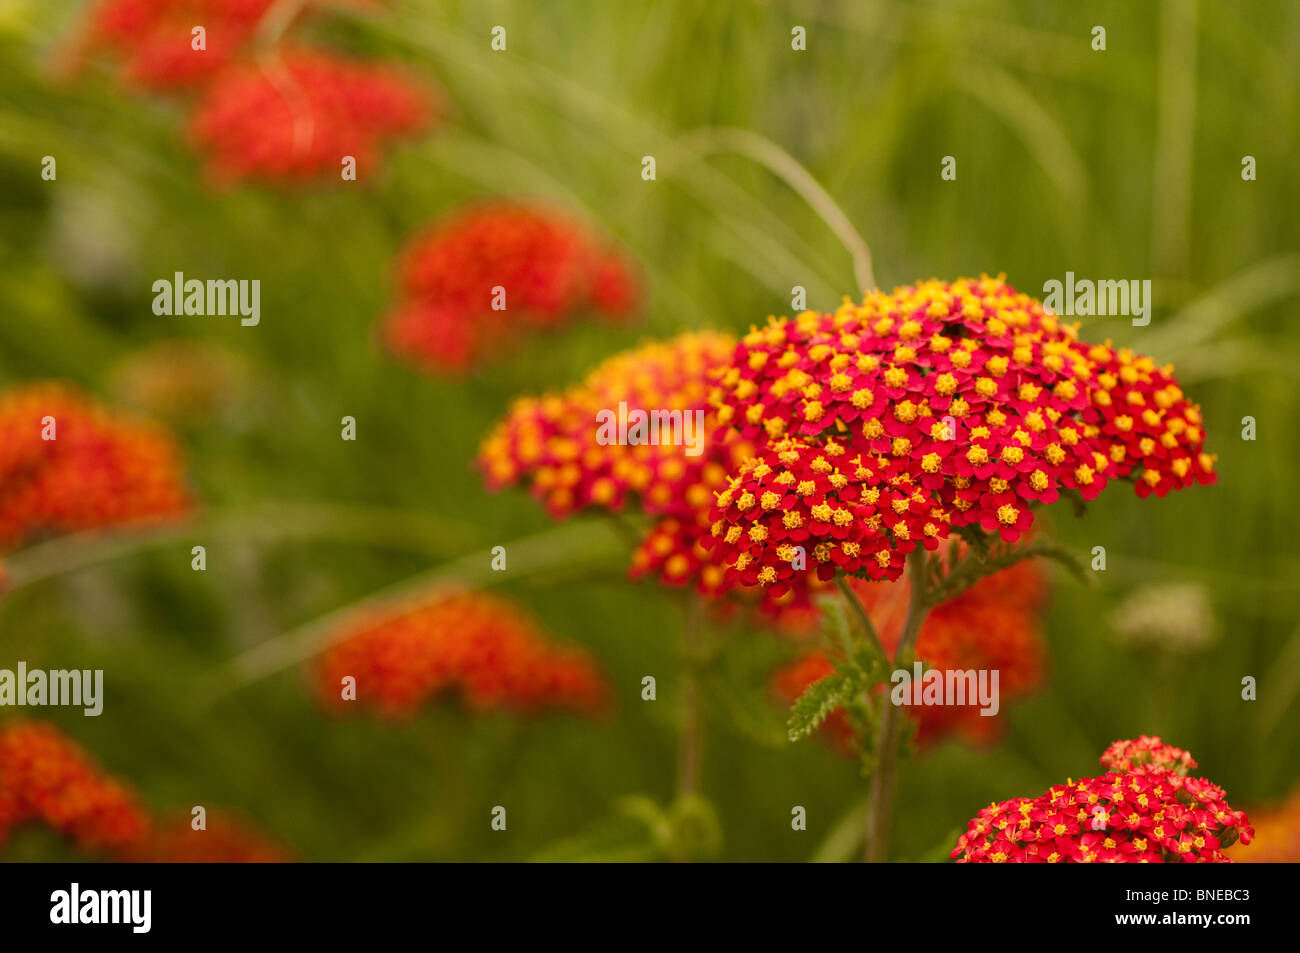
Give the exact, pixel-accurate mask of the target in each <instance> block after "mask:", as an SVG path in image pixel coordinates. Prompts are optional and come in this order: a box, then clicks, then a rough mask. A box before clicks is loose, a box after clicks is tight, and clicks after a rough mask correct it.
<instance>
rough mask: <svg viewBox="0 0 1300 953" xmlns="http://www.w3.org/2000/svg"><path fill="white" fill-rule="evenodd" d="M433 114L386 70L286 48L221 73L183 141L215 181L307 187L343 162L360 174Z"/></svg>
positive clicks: (422, 96) (421, 96)
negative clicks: (203, 158)
mask: <svg viewBox="0 0 1300 953" xmlns="http://www.w3.org/2000/svg"><path fill="white" fill-rule="evenodd" d="M430 114H431V104H430V101H429V98H428V96H427V94H426V93H425V92H424V91H423V90H421V89H420V88H419V87H417V86H415V85H413V84H412V83H411V82H409V81H408V80H406V79H405V78H404V77H402V76H401V75H399V74H397V73H395V72H394V71H393V70H392V69H390V68H389V67H386V66H375V65H371V64H369V63H358V62H349V61H348V60H344V59H341V58H339V57H337V56H333V55H330V54H325V53H320V52H314V51H309V50H292V51H286V52H284V53H283V54H282V55H281V56H280V57H279V58H278V59H276V60H275V61H273V62H270V63H255V64H253V63H250V64H247V65H241V66H236V67H233V68H231V69H229V70H226V71H224V72H222V73H221V74H220V75H219V76H218V77H216V78H215V79H214V80H213V82H212V85H211V87H210V88H209V89H208V90H207V92H206V93H205V94H204V96H203V99H202V100H201V102H200V103H199V106H198V109H197V111H196V112H195V114H194V117H193V119H192V121H191V124H190V133H191V136H192V138H193V140H194V142H195V143H196V144H197V145H198V146H199V147H200V148H202V149H204V150H206V151H207V153H208V155H209V163H210V164H209V168H210V170H211V171H212V173H213V175H214V177H215V178H216V179H217V180H218V181H223V182H229V181H232V180H236V179H254V178H257V179H265V180H269V181H278V182H291V181H304V180H311V179H313V178H319V177H322V176H338V175H339V174H340V171H341V168H342V166H341V162H342V160H343V157H344V156H352V157H353V158H354V159H355V160H356V163H357V168H358V170H359V174H364V173H365V172H366V171H367V170H370V169H373V168H374V167H375V166H377V165H378V156H379V149H380V146H381V145H382V144H383V143H384V142H385V141H387V140H389V139H394V138H398V137H400V136H403V135H406V134H408V133H411V132H414V131H416V130H417V129H419V128H420V127H421V126H423V125H424V124H425V122H426V121H427V120H428V118H429V116H430Z"/></svg>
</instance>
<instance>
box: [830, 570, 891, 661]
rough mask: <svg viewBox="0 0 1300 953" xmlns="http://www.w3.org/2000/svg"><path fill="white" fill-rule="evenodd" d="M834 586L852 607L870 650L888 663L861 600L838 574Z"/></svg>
mask: <svg viewBox="0 0 1300 953" xmlns="http://www.w3.org/2000/svg"><path fill="white" fill-rule="evenodd" d="M835 585H837V586H839V587H840V592H842V593H843V594H844V601H845V602H847V603H848V604H849V605H850V606H852V607H853V611H854V614H855V615H856V616H857V617H858V621H859V622H861V623H862V629H863V631H864V632H866V633H867V639H868V640H869V641H870V642H871V646H872V648H874V649H875V650H876V654H877V655H879V656H880V658H881V659H882V660H884V661H888V660H889V655H888V653H886V652H885V647H884V645H882V644H881V642H880V636H879V635H878V634H877V633H876V627H875V626H874V625H873V624H872V623H871V616H870V615H869V614H868V613H867V609H866V607H865V606H864V605H863V604H862V600H861V599H859V598H858V597H857V594H856V593H854V591H853V587H852V586H850V585H849V582H848V580H847V579H845V578H844V576H842V575H840V574H839V573H836V575H835Z"/></svg>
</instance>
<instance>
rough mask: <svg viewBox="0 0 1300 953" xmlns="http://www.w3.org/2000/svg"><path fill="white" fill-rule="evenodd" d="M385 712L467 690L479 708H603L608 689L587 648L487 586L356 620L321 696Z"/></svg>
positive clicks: (320, 679)
mask: <svg viewBox="0 0 1300 953" xmlns="http://www.w3.org/2000/svg"><path fill="white" fill-rule="evenodd" d="M349 677H350V678H352V679H355V682H353V683H351V684H354V685H355V688H356V693H355V699H356V701H355V704H359V705H362V706H363V707H367V708H373V709H375V710H377V711H378V712H380V713H381V714H384V715H389V716H404V715H409V714H412V713H413V712H414V711H415V710H416V709H417V708H418V707H419V706H420V705H421V704H422V703H424V702H425V701H427V700H428V699H430V698H432V697H433V696H435V695H437V694H439V693H442V692H449V691H456V692H458V693H459V694H460V696H461V697H462V699H463V700H464V702H465V704H466V705H467V706H469V707H470V708H472V709H475V710H490V709H507V710H513V711H518V712H531V711H537V710H541V709H558V708H568V709H573V710H577V711H585V712H592V711H595V710H597V709H599V708H601V707H602V706H603V705H604V704H605V702H606V700H607V697H608V689H607V686H606V684H605V681H604V678H603V676H602V675H601V674H600V672H599V670H598V668H597V666H596V663H595V661H594V660H593V659H592V657H591V656H590V655H589V654H588V653H587V652H585V651H584V650H582V649H579V648H577V647H574V646H568V645H561V644H557V643H555V642H552V641H550V640H549V638H548V637H547V636H546V635H545V634H544V633H543V632H542V631H541V630H540V629H539V628H538V626H537V625H536V623H534V622H533V620H532V619H531V618H529V617H528V616H527V615H525V614H524V613H523V612H521V611H520V610H519V609H517V608H516V607H515V606H513V605H512V604H510V603H508V602H505V601H503V600H500V599H497V598H495V597H492V596H488V595H484V594H482V593H473V592H467V593H458V594H452V595H446V594H433V595H431V596H429V597H427V598H425V599H422V600H419V601H417V602H415V603H413V604H411V605H410V606H406V607H402V608H397V609H385V610H380V611H377V612H375V613H374V614H373V615H371V616H370V617H366V618H362V619H361V620H359V621H357V622H353V623H350V624H348V625H347V627H346V628H345V629H344V630H343V631H342V632H341V633H339V638H338V640H337V641H336V642H334V644H332V645H331V646H330V648H329V649H327V650H326V652H325V653H324V654H323V656H322V657H321V659H320V662H319V664H318V666H317V669H316V679H315V680H316V685H317V688H318V691H319V694H320V698H321V700H322V701H323V702H324V703H326V704H328V705H330V706H333V707H337V708H340V709H341V708H345V707H346V706H348V705H351V704H354V702H353V701H351V700H345V698H344V689H343V686H344V680H345V679H347V678H349Z"/></svg>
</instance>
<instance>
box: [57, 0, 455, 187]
mask: <svg viewBox="0 0 1300 953" xmlns="http://www.w3.org/2000/svg"><path fill="white" fill-rule="evenodd" d="M304 6H305V7H306V8H307V9H310V8H311V7H312V4H305V5H304ZM273 8H274V5H273V3H272V0H100V2H99V3H98V4H97V5H96V6H94V7H93V8H92V9H91V12H90V19H89V20H88V23H87V28H86V30H85V31H84V42H83V43H82V44H81V46H82V47H84V48H85V49H106V50H109V51H111V52H113V53H115V54H117V55H118V56H120V57H121V58H122V59H123V60H124V61H125V64H126V75H127V77H128V79H129V80H130V81H131V82H133V83H135V84H136V85H139V86H143V87H147V88H153V89H164V90H170V89H177V88H181V89H192V90H195V91H197V92H198V93H199V95H200V100H199V103H198V105H197V107H196V111H195V113H194V115H193V117H192V118H191V122H190V138H191V140H192V141H193V143H194V144H195V145H196V146H198V147H199V148H200V149H202V150H204V151H206V152H207V153H208V155H209V171H210V173H211V174H212V176H213V178H214V179H215V180H217V181H218V182H222V183H228V182H231V181H234V180H240V179H260V180H264V181H269V182H280V183H295V182H303V181H306V180H312V179H324V178H328V177H338V178H340V179H341V173H342V172H343V161H344V158H345V157H346V156H351V157H352V158H353V159H354V160H355V162H356V172H357V175H358V176H363V175H367V174H369V173H370V172H372V171H373V169H374V168H375V167H376V166H377V165H378V156H379V151H380V148H381V146H382V145H383V144H385V143H386V142H388V141H389V140H392V139H396V138H399V137H401V136H405V135H408V134H410V133H413V132H415V131H417V130H418V129H420V128H421V127H423V126H424V125H426V123H427V122H428V121H429V120H430V119H431V118H432V117H433V115H434V113H435V106H436V104H435V102H434V100H433V98H432V96H431V95H430V94H428V93H427V92H426V91H425V90H424V89H423V88H422V87H420V86H417V85H415V84H414V83H412V82H411V81H410V80H408V79H407V78H405V77H404V76H402V75H401V74H399V73H397V72H396V71H394V70H392V69H390V68H388V67H385V66H380V65H373V64H370V63H364V62H354V61H349V60H347V59H343V58H341V57H338V56H335V55H333V54H330V53H326V52H322V51H319V50H312V49H290V50H281V49H278V48H275V49H267V50H254V49H253V48H252V47H253V45H254V44H253V40H254V38H255V36H256V35H257V33H258V31H259V29H261V28H262V27H263V26H264V25H265V24H266V20H267V18H268V17H271V16H274V15H275V14H274V12H273ZM299 12H301V11H295V14H296V13H299ZM287 25H288V24H285V25H278V26H277V27H276V29H274V30H272V31H271V32H272V33H276V32H278V30H281V29H283V28H284V26H287ZM197 27H202V28H203V31H204V32H203V34H202V39H203V46H202V48H200V49H195V48H194V44H195V43H196V42H197V40H196V37H195V36H194V35H193V33H192V31H193V30H195V28H197ZM83 52H84V50H83V49H78V50H75V51H74V52H73V57H72V58H73V60H74V62H75V61H77V60H80V59H81V57H82V53H83Z"/></svg>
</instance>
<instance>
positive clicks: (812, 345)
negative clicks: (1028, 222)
mask: <svg viewBox="0 0 1300 953" xmlns="http://www.w3.org/2000/svg"><path fill="white" fill-rule="evenodd" d="M718 385H719V386H718V388H717V390H716V392H715V393H714V395H713V401H714V403H715V405H716V406H717V407H718V415H719V420H720V422H722V423H723V424H726V425H730V426H733V427H735V428H736V429H737V430H738V431H739V432H740V434H741V435H742V436H743V437H744V438H745V439H747V440H752V441H756V442H761V443H763V444H765V445H766V449H765V450H764V451H762V452H761V453H760V454H759V456H758V458H756V459H755V460H754V461H753V462H752V463H751V464H750V465H748V466H747V467H745V468H743V469H742V470H741V472H740V473H739V474H738V475H737V476H736V477H735V478H734V479H733V481H732V484H731V486H730V488H729V489H728V490H727V491H725V492H724V493H723V494H722V495H721V496H719V498H718V503H717V507H716V509H715V512H714V521H715V522H714V526H713V533H712V543H711V544H709V545H712V546H713V547H714V548H715V549H716V555H715V557H714V558H715V560H716V561H718V562H719V563H720V564H724V565H725V566H726V567H727V570H728V580H729V582H730V583H731V584H736V585H745V586H749V585H755V584H758V585H763V586H769V587H775V592H776V593H777V594H778V595H779V594H780V592H781V591H782V590H783V589H784V588H785V587H786V586H788V585H789V580H790V577H791V576H792V571H791V569H790V566H789V559H788V558H787V556H788V554H789V553H790V552H791V551H792V549H791V547H793V546H796V545H802V544H804V543H807V544H808V545H809V546H810V548H811V549H813V550H814V551H815V552H816V554H817V564H818V569H819V574H822V575H823V576H828V575H832V574H833V573H834V571H835V570H836V569H840V570H843V571H845V572H848V573H852V574H859V575H864V576H866V577H868V578H872V579H882V578H889V579H893V578H897V576H898V575H899V574H900V573H901V572H902V568H903V556H904V555H905V554H906V553H908V552H910V551H911V550H913V549H914V548H915V547H916V546H917V545H918V544H921V545H924V546H926V548H929V549H933V548H934V547H935V546H937V545H938V541H939V540H940V539H942V538H943V537H944V536H945V535H946V534H947V533H948V530H949V527H962V526H978V527H980V528H981V529H982V530H984V531H986V532H989V533H993V532H997V533H999V534H1000V535H1001V536H1002V538H1003V539H1006V540H1008V541H1014V540H1016V539H1017V538H1019V536H1020V535H1021V534H1023V533H1024V532H1026V531H1027V530H1028V529H1029V528H1030V526H1031V525H1032V523H1033V513H1032V508H1033V507H1034V506H1036V505H1037V504H1040V503H1051V502H1053V501H1055V500H1056V499H1057V498H1058V497H1059V496H1060V495H1061V493H1062V492H1065V491H1071V492H1076V493H1078V494H1079V495H1080V496H1081V497H1082V498H1083V499H1085V500H1091V499H1093V498H1094V497H1096V495H1097V494H1098V493H1100V492H1101V490H1102V489H1103V488H1104V487H1105V486H1106V484H1107V483H1108V482H1110V481H1112V480H1118V479H1124V478H1128V477H1132V478H1134V482H1135V483H1136V486H1137V491H1138V494H1139V495H1140V496H1146V495H1147V494H1149V493H1155V494H1156V495H1157V496H1163V495H1164V494H1165V493H1166V492H1168V491H1169V490H1171V489H1174V488H1178V487H1184V486H1189V485H1191V484H1192V483H1193V482H1197V481H1199V482H1201V483H1211V482H1213V481H1214V478H1215V474H1214V472H1213V463H1214V458H1213V457H1212V456H1210V455H1208V454H1206V453H1204V452H1203V450H1202V446H1203V443H1204V432H1203V430H1202V427H1201V416H1200V411H1199V409H1198V408H1197V407H1196V406H1195V405H1193V404H1190V403H1188V401H1187V400H1186V398H1185V397H1184V395H1183V392H1182V390H1181V389H1180V388H1179V386H1178V384H1177V382H1176V381H1175V380H1174V378H1173V376H1172V373H1171V369H1170V368H1168V367H1163V368H1162V367H1157V366H1156V365H1155V363H1154V362H1153V361H1152V360H1151V359H1150V358H1147V357H1142V356H1139V355H1136V354H1134V353H1133V352H1131V351H1128V350H1125V349H1117V348H1113V347H1111V346H1110V345H1109V344H1105V345H1089V344H1086V343H1084V342H1082V341H1080V340H1078V337H1077V331H1076V326H1074V325H1065V324H1062V323H1061V322H1060V321H1058V319H1057V318H1056V316H1055V315H1052V314H1050V313H1048V312H1046V311H1044V310H1043V307H1042V304H1041V303H1040V302H1038V301H1037V300H1035V299H1033V298H1030V297H1029V296H1027V295H1023V294H1020V293H1018V292H1016V291H1015V289H1013V288H1011V287H1010V286H1008V285H1006V284H1005V283H1004V282H1003V281H1002V280H1001V279H991V278H987V277H984V278H981V279H980V280H978V281H975V280H970V279H960V280H958V281H955V282H952V283H950V284H949V283H945V282H938V281H928V282H922V283H919V284H917V285H913V286H911V287H907V288H901V289H898V290H897V291H895V292H894V293H893V294H889V295H887V294H883V293H880V292H871V293H869V294H868V295H867V296H866V299H865V300H864V301H863V303H862V304H861V305H855V304H852V303H849V302H847V301H846V302H845V304H844V305H843V306H842V307H841V308H840V309H839V310H838V311H835V312H833V313H830V314H819V313H816V312H805V313H804V314H801V315H799V316H798V317H797V318H796V319H794V320H789V319H784V318H783V319H781V320H776V319H772V320H771V322H770V323H769V325H768V326H767V327H765V328H762V329H757V328H756V329H754V330H752V331H751V332H750V333H749V334H748V335H746V336H745V337H744V339H743V340H742V341H741V343H740V344H739V345H738V346H737V348H736V353H735V355H734V357H733V360H732V362H731V365H730V367H728V368H727V369H726V370H725V371H723V372H721V373H720V375H719V380H718ZM783 554H785V555H783ZM809 565H810V566H811V562H810V563H809Z"/></svg>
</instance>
